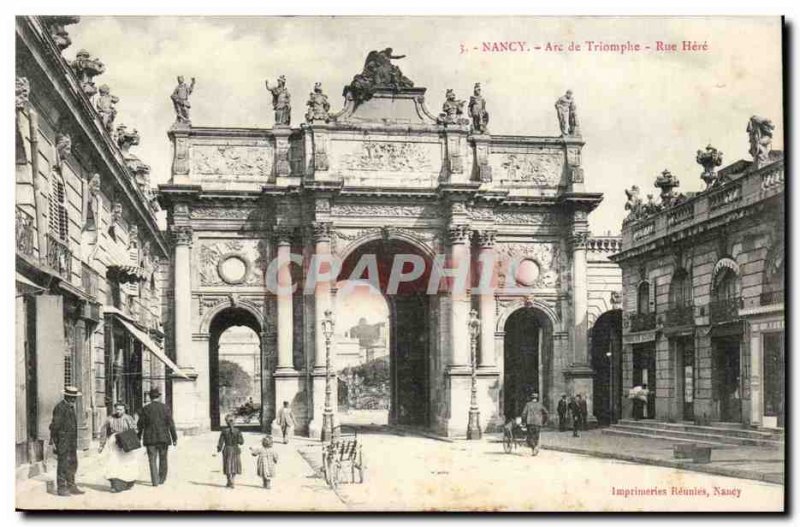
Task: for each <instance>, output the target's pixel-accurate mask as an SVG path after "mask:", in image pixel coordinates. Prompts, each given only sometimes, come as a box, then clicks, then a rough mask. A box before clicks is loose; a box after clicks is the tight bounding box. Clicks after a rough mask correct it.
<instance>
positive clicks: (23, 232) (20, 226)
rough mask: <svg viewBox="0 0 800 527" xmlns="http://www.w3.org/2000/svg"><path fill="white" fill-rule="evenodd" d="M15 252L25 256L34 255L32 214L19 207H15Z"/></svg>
mask: <svg viewBox="0 0 800 527" xmlns="http://www.w3.org/2000/svg"><path fill="white" fill-rule="evenodd" d="M16 230H17V252H18V253H21V254H24V255H25V256H33V255H34V239H35V235H36V229H35V225H34V222H33V216H31V215H30V214H28V213H27V212H25V210H23V209H22V208H20V207H17V222H16Z"/></svg>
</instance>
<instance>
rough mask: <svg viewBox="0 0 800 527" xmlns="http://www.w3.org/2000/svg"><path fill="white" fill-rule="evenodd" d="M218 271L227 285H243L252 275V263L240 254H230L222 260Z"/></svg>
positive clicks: (218, 265)
mask: <svg viewBox="0 0 800 527" xmlns="http://www.w3.org/2000/svg"><path fill="white" fill-rule="evenodd" d="M217 271H218V272H219V276H220V277H221V278H222V279H223V280H224V281H225V282H226V283H228V284H241V283H242V282H244V281H245V280H246V279H247V275H248V274H249V273H250V263H249V262H248V261H247V260H245V259H244V258H243V257H242V256H240V255H238V254H229V255H226V256H223V257H222V258H220V260H219V264H217Z"/></svg>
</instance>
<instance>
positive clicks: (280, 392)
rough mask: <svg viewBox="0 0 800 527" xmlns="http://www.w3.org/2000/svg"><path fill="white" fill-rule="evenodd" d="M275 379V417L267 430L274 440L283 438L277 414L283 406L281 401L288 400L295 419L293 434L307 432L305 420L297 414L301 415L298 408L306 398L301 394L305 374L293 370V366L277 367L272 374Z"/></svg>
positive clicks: (302, 405)
mask: <svg viewBox="0 0 800 527" xmlns="http://www.w3.org/2000/svg"><path fill="white" fill-rule="evenodd" d="M273 378H274V379H275V416H276V419H273V420H272V423H270V426H269V430H271V433H272V436H273V438H275V440H276V441H279V440H281V439H283V432H282V431H281V429H280V427H279V426H278V420H277V415H278V412H280V409H281V408H283V401H288V402H289V408H291V409H292V413H293V414H294V416H295V420H296V421H297V423H296V424H297V426H296V427H295V430H294V433H295V434H306V433H308V422H307V420H305V419H303V420H301V419H299V418H298V415H302V414H301V413H300V412H299V411H298V410H299V408H303V407H305V404H306V399H305V397H304V395H303V384H304V382H305V375H303V373H301V372H299V371H297V370H295V369H294V368H278V369H277V370H275V373H274V374H273Z"/></svg>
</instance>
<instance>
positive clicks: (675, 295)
mask: <svg viewBox="0 0 800 527" xmlns="http://www.w3.org/2000/svg"><path fill="white" fill-rule="evenodd" d="M691 298H692V291H691V282H690V281H689V273H687V272H686V270H685V269H679V270H678V271H676V272H675V275H674V276H673V277H672V282H671V283H670V286H669V303H670V305H671V306H672V307H685V306H688V305H689V304H691Z"/></svg>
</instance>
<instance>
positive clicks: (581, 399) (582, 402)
mask: <svg viewBox="0 0 800 527" xmlns="http://www.w3.org/2000/svg"><path fill="white" fill-rule="evenodd" d="M577 399H578V409H580V412H581V430H584V431H585V430H586V420H587V419H588V417H589V408H588V407H587V405H586V396H585V395H581V394H578V397H577Z"/></svg>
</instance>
